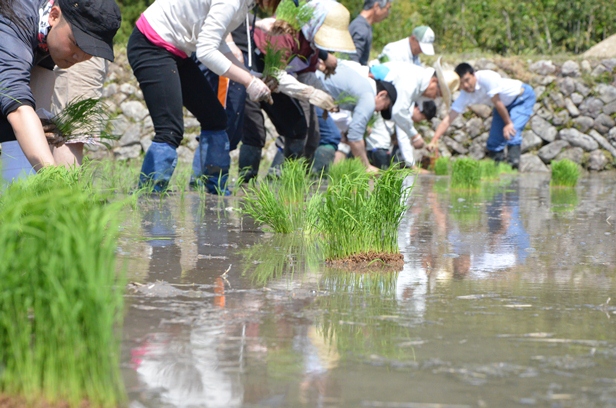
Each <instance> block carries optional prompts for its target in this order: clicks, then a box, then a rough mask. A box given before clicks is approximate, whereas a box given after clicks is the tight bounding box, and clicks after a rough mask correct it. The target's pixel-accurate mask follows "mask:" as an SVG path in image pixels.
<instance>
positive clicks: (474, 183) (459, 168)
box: [451, 158, 481, 189]
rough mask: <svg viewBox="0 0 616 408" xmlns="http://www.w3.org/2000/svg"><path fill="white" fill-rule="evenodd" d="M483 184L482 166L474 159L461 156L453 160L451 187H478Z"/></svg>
mask: <svg viewBox="0 0 616 408" xmlns="http://www.w3.org/2000/svg"><path fill="white" fill-rule="evenodd" d="M480 184H481V167H480V165H479V162H478V161H476V160H473V159H468V158H460V159H457V160H456V161H454V162H453V165H452V169H451V187H452V188H464V189H476V188H479V185H480Z"/></svg>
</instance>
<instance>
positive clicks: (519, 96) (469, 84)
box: [428, 62, 536, 169]
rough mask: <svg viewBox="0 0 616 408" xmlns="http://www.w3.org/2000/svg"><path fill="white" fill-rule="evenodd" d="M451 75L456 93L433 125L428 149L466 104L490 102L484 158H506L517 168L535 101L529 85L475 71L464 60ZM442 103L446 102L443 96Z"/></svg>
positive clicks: (497, 159)
mask: <svg viewBox="0 0 616 408" xmlns="http://www.w3.org/2000/svg"><path fill="white" fill-rule="evenodd" d="M455 74H456V75H457V76H458V77H459V81H460V95H459V96H458V98H457V99H456V100H455V102H454V103H453V105H451V110H450V111H449V114H448V115H447V116H445V118H444V119H443V121H442V122H441V123H440V124H439V126H438V127H437V128H436V131H435V132H434V137H433V138H432V140H431V141H430V144H429V145H428V148H429V149H430V150H435V149H436V148H437V146H438V140H439V139H440V137H441V136H442V135H443V134H444V133H445V132H446V131H447V129H448V128H449V125H450V124H451V123H452V122H453V121H454V120H455V119H456V118H457V117H458V115H460V114H462V113H464V111H465V110H466V107H467V106H468V105H474V104H486V105H493V106H494V112H493V114H492V126H491V128H490V135H489V136H488V140H487V142H486V143H487V153H488V157H490V158H492V159H494V161H496V162H500V161H504V160H505V159H506V160H507V162H508V163H509V164H511V167H513V168H514V169H517V168H519V166H520V153H521V151H520V149H521V144H522V131H523V130H524V127H525V126H526V124H527V123H528V121H529V119H530V117H531V116H532V114H533V107H534V105H535V101H536V97H535V91H533V88H532V87H531V86H530V85H528V84H525V83H522V82H521V81H518V80H517V79H509V78H503V77H501V76H500V74H498V73H497V72H495V71H492V70H488V69H486V70H481V71H477V72H475V70H474V69H473V67H472V66H471V65H470V64H467V63H465V62H463V63H461V64H459V65H458V66H456V68H455ZM449 100H451V98H449ZM445 102H448V101H447V99H445ZM505 148H507V154H506V156H505Z"/></svg>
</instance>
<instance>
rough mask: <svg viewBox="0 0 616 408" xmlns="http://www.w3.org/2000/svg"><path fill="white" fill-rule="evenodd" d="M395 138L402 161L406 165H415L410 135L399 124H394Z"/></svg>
mask: <svg viewBox="0 0 616 408" xmlns="http://www.w3.org/2000/svg"><path fill="white" fill-rule="evenodd" d="M396 139H397V140H398V149H400V153H401V154H402V158H403V159H404V163H405V164H406V165H407V166H408V167H413V166H414V165H415V158H414V157H413V152H414V148H413V145H412V144H411V137H410V136H409V135H408V134H407V133H406V132H405V131H404V130H402V128H400V126H396Z"/></svg>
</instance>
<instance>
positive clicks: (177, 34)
mask: <svg viewBox="0 0 616 408" xmlns="http://www.w3.org/2000/svg"><path fill="white" fill-rule="evenodd" d="M278 3H279V1H278V0H256V1H253V0H156V1H154V3H152V4H151V5H150V6H149V7H148V8H147V9H146V10H145V11H144V12H143V14H141V16H140V17H139V19H138V20H137V22H136V27H135V29H134V30H133V33H132V34H131V36H130V38H129V40H128V46H127V56H128V62H129V63H130V66H131V68H132V69H133V73H134V74H135V77H136V78H137V81H138V82H139V85H140V87H141V90H142V92H143V97H144V100H145V102H146V105H147V107H148V110H149V112H150V116H151V118H152V122H153V124H154V130H155V135H154V138H153V142H152V144H151V145H150V147H149V149H148V151H147V152H146V154H145V158H144V160H143V165H142V167H141V175H140V177H139V186H140V187H149V188H152V190H153V191H156V192H160V191H164V190H166V188H167V186H168V184H169V180H170V179H171V176H172V174H173V171H174V170H175V166H176V164H177V157H178V156H177V151H176V149H177V148H178V147H179V146H180V143H181V142H182V139H183V137H184V123H183V111H182V108H183V107H186V108H187V109H188V110H189V111H190V112H191V113H192V114H193V115H194V116H195V118H196V119H197V120H198V121H199V124H200V125H201V135H200V138H199V149H200V150H201V155H200V157H201V159H202V160H203V162H202V171H203V174H204V175H205V176H206V177H218V176H220V175H221V174H222V173H224V172H225V171H227V170H226V169H228V167H229V160H228V159H227V158H224V159H221V160H220V161H219V162H217V165H215V166H214V165H211V166H210V165H207V163H208V162H209V160H208V152H207V146H208V145H210V144H212V143H213V141H214V140H215V139H218V138H222V139H223V140H228V136H227V134H226V128H227V115H226V113H225V110H224V108H223V107H222V105H221V104H220V102H219V100H218V97H217V94H216V93H215V92H214V91H213V90H212V88H211V86H210V85H209V83H208V82H207V80H206V78H205V77H204V75H203V73H202V72H201V70H200V69H199V67H198V66H197V63H196V62H195V61H194V60H192V59H191V58H190V55H191V54H192V53H193V52H194V53H196V56H197V59H198V60H199V61H200V62H201V63H202V64H203V65H205V66H206V67H207V68H208V69H209V70H211V71H212V72H214V73H215V74H217V75H222V76H225V77H227V78H229V79H230V80H232V81H235V82H238V83H240V84H242V85H243V86H245V87H246V92H247V94H248V96H249V98H250V99H251V100H253V101H261V100H266V101H268V100H269V101H271V95H270V94H271V92H270V90H269V88H268V87H267V85H265V83H263V81H262V80H261V79H259V78H257V77H255V76H254V75H252V74H251V73H250V72H249V70H248V69H246V67H244V64H242V63H241V62H240V61H238V60H237V58H235V56H234V55H233V53H232V52H231V50H230V49H229V47H228V46H227V45H226V43H225V41H224V40H225V38H227V36H228V35H229V33H230V32H232V31H233V30H234V29H236V28H237V27H238V26H239V25H240V24H242V22H244V20H245V19H246V16H247V14H248V12H249V10H251V9H252V8H253V6H254V5H255V4H256V5H259V6H261V7H263V6H265V5H267V6H269V7H271V8H272V9H275V8H276V6H277V5H278Z"/></svg>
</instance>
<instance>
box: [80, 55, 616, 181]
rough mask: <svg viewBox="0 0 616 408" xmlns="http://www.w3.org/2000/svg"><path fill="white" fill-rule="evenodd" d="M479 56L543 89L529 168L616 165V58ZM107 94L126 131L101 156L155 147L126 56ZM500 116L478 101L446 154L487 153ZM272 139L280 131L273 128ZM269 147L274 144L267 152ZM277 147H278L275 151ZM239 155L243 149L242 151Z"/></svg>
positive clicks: (427, 130)
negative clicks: (560, 163) (562, 162)
mask: <svg viewBox="0 0 616 408" xmlns="http://www.w3.org/2000/svg"><path fill="white" fill-rule="evenodd" d="M469 62H471V63H472V64H473V65H474V66H475V68H476V69H493V70H496V71H498V72H499V73H501V75H503V76H507V77H515V78H518V79H521V80H523V81H524V82H527V83H530V84H531V85H532V86H533V87H534V89H535V92H536V94H537V103H536V105H535V108H534V115H533V116H532V118H531V120H530V121H529V124H528V126H527V128H526V130H525V132H524V135H523V137H524V142H523V143H522V153H523V155H522V163H521V168H522V170H523V171H549V168H548V166H547V165H549V163H550V161H551V160H555V159H556V160H558V159H562V158H568V159H571V160H573V161H575V162H577V163H580V164H582V165H583V166H584V167H585V168H587V169H589V170H596V171H599V170H604V169H608V168H612V167H614V166H615V165H616V163H615V162H614V161H615V158H616V122H615V118H616V81H615V76H614V73H615V72H616V59H609V60H603V61H592V62H589V61H581V62H576V61H566V62H565V63H563V64H556V63H553V62H552V61H548V60H542V61H537V62H525V63H520V61H519V59H518V60H510V59H501V60H498V61H490V60H486V59H480V60H477V61H469ZM104 98H106V101H107V103H108V104H109V105H110V107H111V110H112V111H113V112H115V115H114V117H113V119H112V120H111V129H112V132H113V133H114V134H115V135H117V136H118V137H119V140H118V141H117V142H115V144H114V146H113V147H112V149H111V151H107V150H106V149H104V148H98V149H96V150H92V151H90V152H89V155H90V156H92V157H95V158H103V157H111V156H113V157H115V158H116V159H120V160H126V159H131V158H137V157H139V156H140V155H141V154H142V152H143V151H145V150H147V148H148V147H149V145H150V143H151V139H152V136H153V135H154V128H153V126H152V120H151V119H150V117H149V115H148V111H147V109H146V107H145V104H144V102H143V95H142V93H141V91H140V90H139V88H138V85H137V83H136V80H135V78H134V77H133V75H132V72H131V70H130V67H129V66H128V63H127V61H126V56H125V55H123V54H120V55H118V57H117V59H116V63H114V64H112V65H111V69H110V72H109V78H108V81H107V83H106V85H105V89H104ZM445 113H446V112H444V110H443V109H441V110H440V112H439V116H438V117H437V118H434V120H433V121H432V123H429V124H428V123H424V124H422V125H419V126H418V130H419V131H420V133H421V134H422V135H424V138H427V139H429V138H430V137H432V135H433V134H434V129H435V128H436V126H437V125H438V123H440V120H441V119H440V118H442V117H443V115H444V114H445ZM184 121H185V132H186V133H185V136H184V141H183V143H182V146H180V148H179V149H178V155H179V158H180V160H184V161H190V160H192V154H193V151H194V149H195V148H196V146H197V145H198V142H197V141H196V137H197V136H198V134H199V131H200V128H199V123H198V122H197V120H196V119H195V118H194V117H192V116H191V115H190V114H189V113H188V112H186V115H185V118H184ZM491 121H492V109H491V108H490V107H488V106H486V105H475V106H472V107H471V109H470V110H469V111H468V112H467V113H465V114H464V115H461V116H459V117H458V118H457V119H456V121H454V123H453V124H452V126H451V127H450V129H449V131H448V133H447V134H446V135H445V136H444V137H443V138H441V142H440V143H441V145H440V150H441V154H442V155H444V156H461V155H465V156H469V157H473V158H475V159H481V158H483V157H485V142H486V140H487V138H488V132H489V129H490V124H491ZM269 132H270V133H271V135H268V136H269V137H268V140H269V141H271V140H272V139H273V137H272V136H274V133H275V131H274V130H273V129H272V127H271V126H269ZM267 151H268V150H267V149H266V152H267ZM274 151H275V147H274V146H273V143H272V144H271V145H270V149H269V153H266V154H267V155H273V153H274ZM236 154H237V153H236Z"/></svg>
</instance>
